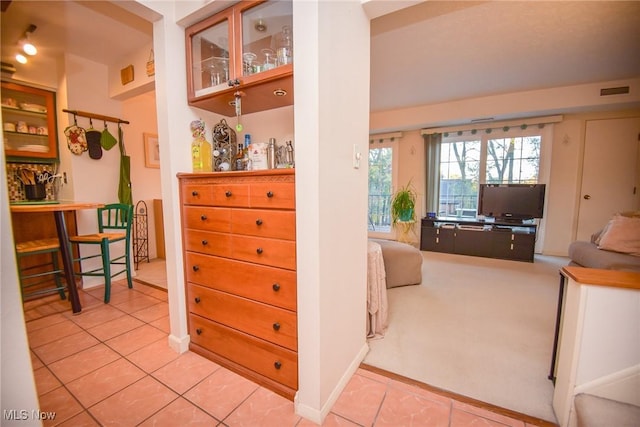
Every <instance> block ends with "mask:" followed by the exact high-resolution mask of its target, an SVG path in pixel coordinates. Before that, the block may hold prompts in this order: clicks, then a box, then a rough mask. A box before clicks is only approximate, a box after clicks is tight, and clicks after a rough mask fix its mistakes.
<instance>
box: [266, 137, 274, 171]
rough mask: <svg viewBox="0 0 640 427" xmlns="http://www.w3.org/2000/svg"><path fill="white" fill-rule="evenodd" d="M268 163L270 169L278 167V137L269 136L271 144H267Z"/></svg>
mask: <svg viewBox="0 0 640 427" xmlns="http://www.w3.org/2000/svg"><path fill="white" fill-rule="evenodd" d="M267 165H268V167H269V169H275V168H276V139H275V138H269V145H268V146H267Z"/></svg>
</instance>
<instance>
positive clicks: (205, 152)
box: [200, 136, 213, 172]
mask: <svg viewBox="0 0 640 427" xmlns="http://www.w3.org/2000/svg"><path fill="white" fill-rule="evenodd" d="M200 159H201V162H202V172H211V171H212V170H213V159H212V158H211V143H210V142H209V141H207V139H206V138H205V137H204V136H203V137H202V141H200Z"/></svg>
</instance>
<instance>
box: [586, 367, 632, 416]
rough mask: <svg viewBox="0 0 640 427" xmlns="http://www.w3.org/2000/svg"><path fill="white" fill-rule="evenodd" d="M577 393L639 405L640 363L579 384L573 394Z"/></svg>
mask: <svg viewBox="0 0 640 427" xmlns="http://www.w3.org/2000/svg"><path fill="white" fill-rule="evenodd" d="M579 393H587V394H591V395H594V396H598V397H604V398H606V399H611V400H616V401H618V402H624V403H629V404H631V405H636V406H640V365H635V366H632V367H630V368H627V369H623V370H621V371H618V372H614V373H613V374H610V375H605V376H604V377H600V378H598V379H596V380H593V381H589V382H587V383H584V384H580V385H579V386H577V387H576V388H575V390H574V395H576V394H579Z"/></svg>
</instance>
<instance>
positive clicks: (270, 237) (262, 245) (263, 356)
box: [178, 169, 298, 399]
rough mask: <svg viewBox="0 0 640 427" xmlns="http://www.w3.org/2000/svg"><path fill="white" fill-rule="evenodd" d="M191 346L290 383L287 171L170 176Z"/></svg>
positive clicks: (292, 270) (293, 373) (291, 252)
mask: <svg viewBox="0 0 640 427" xmlns="http://www.w3.org/2000/svg"><path fill="white" fill-rule="evenodd" d="M178 179H179V182H180V201H181V209H182V242H183V248H184V271H185V283H186V289H187V295H186V301H187V311H188V324H189V334H190V335H191V343H190V346H189V348H190V349H191V350H192V351H194V352H196V353H198V354H200V355H203V356H205V357H207V358H209V359H211V360H213V361H215V362H216V363H219V364H220V365H222V366H225V367H227V368H229V369H231V370H233V371H235V372H237V373H239V374H241V375H244V376H245V377H247V378H249V379H251V380H253V381H255V382H257V383H259V384H261V385H263V386H265V387H268V388H270V389H271V390H273V391H275V392H277V393H279V394H281V395H283V396H285V397H287V398H289V399H293V396H294V394H295V392H296V390H297V389H298V355H297V350H298V333H297V315H296V309H297V302H296V295H297V292H296V286H297V285H296V220H295V215H296V213H295V174H294V170H293V169H276V170H266V171H252V172H244V171H238V172H222V173H199V174H188V173H181V174H178Z"/></svg>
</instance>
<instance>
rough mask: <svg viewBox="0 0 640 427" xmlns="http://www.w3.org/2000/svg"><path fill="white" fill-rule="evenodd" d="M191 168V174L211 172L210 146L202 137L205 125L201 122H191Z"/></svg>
mask: <svg viewBox="0 0 640 427" xmlns="http://www.w3.org/2000/svg"><path fill="white" fill-rule="evenodd" d="M191 135H192V136H193V141H192V142H191V166H192V168H193V172H211V171H212V168H213V163H212V159H211V144H210V143H209V141H207V139H206V138H205V137H204V135H205V124H204V121H202V120H194V121H192V122H191Z"/></svg>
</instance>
